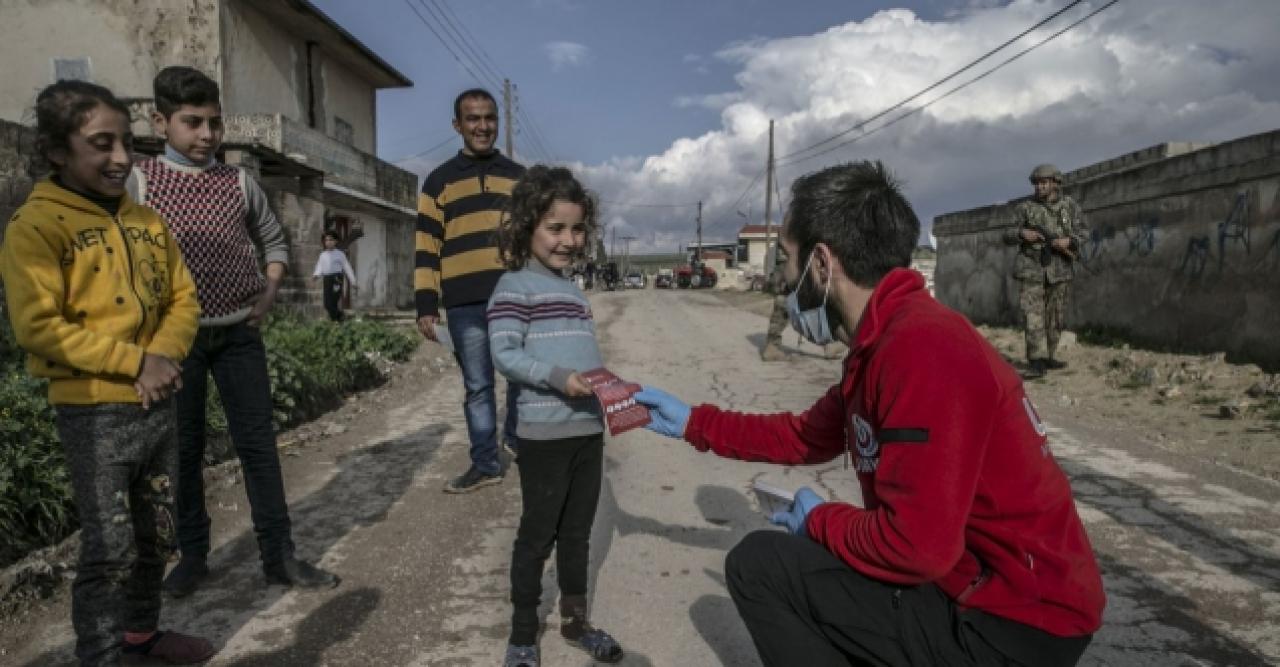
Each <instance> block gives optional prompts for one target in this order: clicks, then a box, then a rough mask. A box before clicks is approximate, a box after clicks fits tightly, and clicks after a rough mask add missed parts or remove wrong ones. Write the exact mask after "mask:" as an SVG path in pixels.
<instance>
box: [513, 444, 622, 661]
mask: <svg viewBox="0 0 1280 667" xmlns="http://www.w3.org/2000/svg"><path fill="white" fill-rule="evenodd" d="M516 465H517V466H519V468H520V497H521V500H522V501H523V504H524V509H523V510H522V511H521V513H520V527H519V529H518V530H517V531H516V543H515V548H514V549H513V550H512V554H511V603H512V604H513V605H514V606H515V612H514V613H513V614H512V617H511V643H512V644H519V645H522V646H527V645H530V644H533V643H534V642H535V641H536V640H537V636H538V602H539V600H540V599H541V598H542V568H543V565H544V564H545V563H546V561H547V557H548V556H549V555H550V554H551V548H552V547H553V546H554V547H555V549H556V573H557V575H558V578H559V581H560V594H561V595H562V596H565V595H586V593H587V565H588V562H589V560H590V540H591V523H592V522H593V521H595V518H596V504H597V503H598V502H599V501H600V479H601V476H602V475H603V473H604V435H603V434H597V435H589V436H584V437H579V438H565V439H563V440H525V439H524V438H520V456H519V458H518V459H517V460H516Z"/></svg>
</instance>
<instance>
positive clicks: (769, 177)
mask: <svg viewBox="0 0 1280 667" xmlns="http://www.w3.org/2000/svg"><path fill="white" fill-rule="evenodd" d="M772 231H773V121H772V120H770V121H769V161H768V162H767V163H766V164H765V180H764V272H765V275H768V274H770V273H772V272H773V266H774V264H775V262H776V260H775V259H774V249H773V241H772V239H771V238H770V236H771V232H772Z"/></svg>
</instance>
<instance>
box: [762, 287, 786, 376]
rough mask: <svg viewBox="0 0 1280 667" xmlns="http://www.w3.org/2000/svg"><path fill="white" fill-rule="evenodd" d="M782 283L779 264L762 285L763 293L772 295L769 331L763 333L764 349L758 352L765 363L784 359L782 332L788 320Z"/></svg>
mask: <svg viewBox="0 0 1280 667" xmlns="http://www.w3.org/2000/svg"><path fill="white" fill-rule="evenodd" d="M784 283H785V281H784V280H783V277H782V265H781V264H779V265H778V266H777V267H775V268H774V270H773V271H772V272H770V273H769V278H768V279H767V280H766V281H765V284H764V291H766V292H768V293H770V294H772V295H773V311H772V312H771V313H769V330H768V331H766V332H765V335H764V347H763V348H762V349H761V350H760V357H761V358H762V359H764V360H765V361H777V360H779V359H782V358H784V357H785V354H784V353H783V352H782V332H783V331H784V330H786V328H787V324H788V323H789V322H790V320H789V319H788V317H787V287H786V285H785V284H784Z"/></svg>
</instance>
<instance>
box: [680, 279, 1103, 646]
mask: <svg viewBox="0 0 1280 667" xmlns="http://www.w3.org/2000/svg"><path fill="white" fill-rule="evenodd" d="M685 438H686V439H687V440H688V441H689V442H690V443H692V444H693V445H694V446H695V447H697V448H698V449H699V450H702V451H706V450H707V449H711V450H712V451H714V452H715V453H717V454H719V455H721V456H725V457H729V458H737V459H742V460H746V461H772V462H775V463H792V464H795V463H821V462H824V461H830V460H832V459H834V458H836V457H837V456H840V455H842V454H844V453H845V452H849V454H850V456H851V458H852V460H853V465H854V466H856V469H857V472H858V479H859V481H860V483H861V485H862V496H863V499H864V501H865V503H866V508H865V509H863V508H859V507H855V506H853V505H848V504H845V503H835V502H830V503H824V504H822V505H819V506H818V507H817V508H815V509H814V510H813V511H812V512H811V513H810V514H809V518H808V522H807V528H808V531H809V536H810V537H812V538H813V539H814V540H816V541H817V542H819V543H820V544H822V545H823V546H825V547H826V548H827V549H829V550H830V551H831V552H832V553H834V554H835V555H837V556H839V557H840V558H841V559H842V560H844V561H845V562H846V563H848V564H849V566H850V567H852V568H853V569H855V570H857V571H858V572H861V573H862V574H864V575H867V576H869V577H873V578H876V579H880V580H882V581H888V582H892V583H897V584H905V585H916V584H923V583H927V582H932V583H934V584H936V585H937V586H938V587H939V588H941V589H942V590H943V592H945V593H946V594H947V595H948V596H949V597H951V598H952V599H953V600H955V601H956V603H957V604H959V605H961V606H962V607H967V608H976V609H980V610H983V611H985V612H988V613H991V614H994V615H996V616H1001V617H1003V618H1007V619H1011V620H1014V621H1018V622H1020V623H1024V624H1026V625H1030V626H1033V627H1036V628H1040V629H1042V630H1044V631H1046V632H1048V633H1050V634H1053V635H1057V636H1060V637H1073V636H1079V635H1085V634H1090V633H1092V632H1094V631H1095V630H1097V629H1098V627H1099V626H1100V624H1101V619H1102V608H1103V605H1104V604H1105V597H1104V594H1103V590H1102V577H1101V575H1100V574H1099V572H1098V565H1097V562H1096V561H1095V560H1094V556H1093V548H1092V547H1091V546H1090V545H1089V537H1088V535H1086V534H1085V530H1084V526H1083V525H1082V524H1081V523H1080V517H1079V516H1078V515H1077V514H1076V509H1075V504H1074V503H1073V501H1072V498H1071V487H1070V485H1069V484H1068V482H1067V477H1066V475H1064V474H1063V472H1062V470H1061V469H1060V468H1059V467H1058V464H1057V462H1056V461H1055V460H1054V458H1053V455H1052V454H1051V453H1050V451H1049V445H1048V443H1047V439H1046V438H1045V428H1044V425H1043V424H1042V423H1041V422H1040V419H1039V417H1038V416H1037V415H1036V412H1035V408H1033V407H1032V405H1031V401H1030V400H1029V399H1028V398H1027V396H1026V394H1025V393H1024V392H1023V389H1022V382H1021V380H1020V379H1019V378H1018V375H1017V374H1016V373H1015V372H1014V369H1013V368H1012V367H1010V366H1009V364H1007V363H1005V361H1004V360H1003V359H1002V358H1001V357H1000V355H999V354H998V353H997V352H996V351H995V349H994V348H992V347H991V345H990V344H988V343H987V341H986V340H985V339H984V338H983V337H982V336H981V335H980V334H979V333H978V332H977V331H976V330H975V329H974V328H973V326H972V325H970V324H969V322H968V320H966V319H965V318H964V317H963V316H961V315H959V314H958V313H956V312H954V311H952V310H950V309H948V308H946V307H945V306H942V305H941V304H939V303H938V302H937V301H934V299H933V298H932V297H931V296H930V295H929V293H928V292H927V291H925V288H924V280H923V278H922V277H921V276H920V275H919V274H918V273H916V272H914V271H910V270H906V269H897V270H894V271H893V272H891V273H890V274H889V275H887V276H885V278H884V279H883V280H882V281H881V282H880V284H879V285H878V286H877V287H876V288H875V291H874V292H873V293H872V295H871V301H870V303H869V304H868V305H867V309H866V311H865V312H864V313H863V316H862V321H861V322H860V323H859V325H858V329H857V332H856V337H855V340H854V341H853V344H852V345H851V350H850V353H849V356H848V358H847V359H846V360H845V369H844V377H843V379H842V380H841V382H840V384H838V385H836V386H833V387H832V388H831V389H830V390H828V391H827V393H826V395H825V396H823V397H822V399H821V400H819V401H818V402H817V403H815V404H814V405H813V407H811V408H809V410H808V411H806V412H805V413H803V414H800V415H794V414H790V413H783V414H776V415H747V414H741V413H736V412H728V411H722V410H720V409H718V408H716V407H714V406H711V405H699V406H697V407H696V408H694V409H693V413H692V415H691V416H690V418H689V424H688V427H687V428H686V430H685Z"/></svg>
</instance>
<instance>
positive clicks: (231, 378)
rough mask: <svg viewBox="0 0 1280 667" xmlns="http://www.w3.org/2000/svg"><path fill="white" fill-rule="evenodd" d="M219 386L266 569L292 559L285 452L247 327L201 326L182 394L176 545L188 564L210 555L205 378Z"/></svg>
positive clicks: (263, 363)
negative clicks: (205, 469) (191, 558)
mask: <svg viewBox="0 0 1280 667" xmlns="http://www.w3.org/2000/svg"><path fill="white" fill-rule="evenodd" d="M210 372H212V373H213V380H214V382H216V383H217V384H218V395H219V396H220V397H221V398H222V407H223V409H224V410H225V412H226V414H227V428H228V429H229V430H230V431H231V442H232V444H234V445H235V448H236V456H238V457H239V458H240V465H241V468H242V470H243V472H244V490H245V493H246V494H248V496H249V509H250V515H251V516H252V518H253V530H254V533H255V535H256V536H257V538H258V550H259V552H260V554H261V557H262V563H263V565H268V566H269V565H273V564H276V563H279V562H280V561H281V560H283V559H284V558H286V557H288V556H292V555H293V540H292V538H291V536H290V532H291V526H290V523H289V507H288V505H287V504H286V503H285V496H284V479H283V478H282V477H281V474H280V453H279V451H278V450H277V449H276V435H275V430H274V428H273V426H272V424H271V410H272V403H271V378H270V377H269V376H268V375H267V352H266V348H265V347H264V346H263V344H262V332H260V331H258V329H257V328H255V327H251V326H249V325H247V324H245V323H243V322H241V323H239V324H233V325H230V326H225V327H200V330H199V332H198V333H197V334H196V341H195V343H194V344H193V345H192V346H191V353H190V354H188V355H187V358H186V359H185V360H184V361H183V362H182V391H179V392H178V546H179V547H180V548H181V549H182V555H183V556H184V557H188V556H194V557H198V558H203V557H205V556H206V555H208V553H209V513H208V512H207V511H206V510H205V505H204V474H203V463H204V447H205V430H204V429H205V399H206V397H207V394H208V375H209V373H210Z"/></svg>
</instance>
